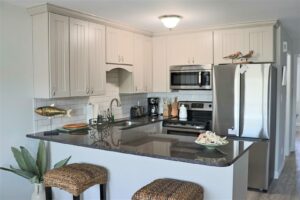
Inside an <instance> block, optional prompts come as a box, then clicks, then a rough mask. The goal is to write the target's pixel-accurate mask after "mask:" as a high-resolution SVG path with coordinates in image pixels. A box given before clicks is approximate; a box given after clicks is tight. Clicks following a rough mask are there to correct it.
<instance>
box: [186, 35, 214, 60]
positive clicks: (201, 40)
mask: <svg viewBox="0 0 300 200" xmlns="http://www.w3.org/2000/svg"><path fill="white" fill-rule="evenodd" d="M190 38H192V40H190V42H191V44H190V46H191V47H192V48H193V49H192V51H190V52H191V56H192V63H193V64H198V65H205V64H213V63H214V61H213V33H212V32H211V31H210V32H201V33H196V34H193V35H191V37H190Z"/></svg>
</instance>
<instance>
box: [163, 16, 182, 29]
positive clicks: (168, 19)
mask: <svg viewBox="0 0 300 200" xmlns="http://www.w3.org/2000/svg"><path fill="white" fill-rule="evenodd" d="M158 19H160V21H161V22H162V23H163V24H164V26H165V27H167V28H168V29H172V28H175V27H176V26H177V24H178V22H179V21H180V20H181V19H182V17H181V16H179V15H162V16H160V17H158Z"/></svg>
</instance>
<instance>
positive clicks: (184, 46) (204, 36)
mask: <svg viewBox="0 0 300 200" xmlns="http://www.w3.org/2000/svg"><path fill="white" fill-rule="evenodd" d="M212 40H213V33H212V32H211V31H208V32H199V33H192V34H183V35H175V36H169V37H168V41H167V62H168V65H169V66H172V65H204V64H212V63H213V41H212Z"/></svg>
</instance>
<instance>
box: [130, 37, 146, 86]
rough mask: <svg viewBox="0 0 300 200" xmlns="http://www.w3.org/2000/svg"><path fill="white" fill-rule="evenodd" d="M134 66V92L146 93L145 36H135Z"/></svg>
mask: <svg viewBox="0 0 300 200" xmlns="http://www.w3.org/2000/svg"><path fill="white" fill-rule="evenodd" d="M133 48H134V51H133V52H134V65H133V80H134V92H144V91H145V82H144V80H145V76H144V75H145V74H144V70H145V66H144V50H145V49H144V36H142V35H137V34H136V35H135V36H134V46H133Z"/></svg>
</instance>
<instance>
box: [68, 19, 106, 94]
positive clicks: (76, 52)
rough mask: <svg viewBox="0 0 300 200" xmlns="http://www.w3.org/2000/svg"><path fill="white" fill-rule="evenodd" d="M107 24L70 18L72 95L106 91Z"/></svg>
mask: <svg viewBox="0 0 300 200" xmlns="http://www.w3.org/2000/svg"><path fill="white" fill-rule="evenodd" d="M104 51H105V28H104V26H102V25H99V24H94V23H89V22H86V21H82V20H78V19H73V18H71V19H70V72H71V73H70V76H71V96H91V95H100V94H103V93H104V92H105V82H106V81H105V52H104Z"/></svg>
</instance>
